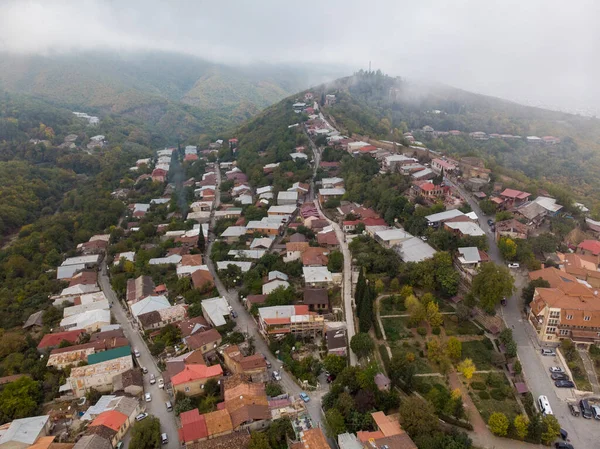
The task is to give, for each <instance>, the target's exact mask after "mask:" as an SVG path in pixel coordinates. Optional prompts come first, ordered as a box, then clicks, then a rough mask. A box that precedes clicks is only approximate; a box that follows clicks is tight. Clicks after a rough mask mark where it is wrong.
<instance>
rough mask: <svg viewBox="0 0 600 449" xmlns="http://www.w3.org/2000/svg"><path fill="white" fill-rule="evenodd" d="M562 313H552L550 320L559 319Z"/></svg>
mask: <svg viewBox="0 0 600 449" xmlns="http://www.w3.org/2000/svg"><path fill="white" fill-rule="evenodd" d="M559 317H560V312H550V318H559Z"/></svg>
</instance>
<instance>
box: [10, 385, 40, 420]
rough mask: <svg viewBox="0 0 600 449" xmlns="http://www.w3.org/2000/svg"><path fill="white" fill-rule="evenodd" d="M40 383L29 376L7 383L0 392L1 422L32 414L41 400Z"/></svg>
mask: <svg viewBox="0 0 600 449" xmlns="http://www.w3.org/2000/svg"><path fill="white" fill-rule="evenodd" d="M41 393H42V390H41V388H40V384H39V383H38V382H36V381H35V380H33V379H32V378H30V377H21V378H20V379H18V380H15V381H14V382H10V383H9V384H7V385H6V386H5V387H4V388H3V389H2V392H0V419H1V420H2V422H7V421H12V420H13V419H19V418H27V417H28V416H33V415H34V414H35V413H36V412H37V410H38V407H39V404H40V402H41V400H42V397H41Z"/></svg>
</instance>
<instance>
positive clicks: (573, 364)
mask: <svg viewBox="0 0 600 449" xmlns="http://www.w3.org/2000/svg"><path fill="white" fill-rule="evenodd" d="M563 355H564V352H563ZM592 360H593V359H592ZM567 365H569V369H570V370H571V374H573V382H575V385H577V389H578V390H583V391H592V384H591V383H590V380H589V379H588V376H587V371H586V370H585V365H584V364H583V360H581V356H580V355H579V353H578V352H577V351H574V354H573V357H572V358H571V360H568V361H567ZM594 365H595V364H594Z"/></svg>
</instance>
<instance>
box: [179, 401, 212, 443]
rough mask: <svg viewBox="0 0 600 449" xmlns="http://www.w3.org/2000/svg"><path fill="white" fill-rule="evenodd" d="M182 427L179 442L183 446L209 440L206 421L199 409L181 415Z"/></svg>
mask: <svg viewBox="0 0 600 449" xmlns="http://www.w3.org/2000/svg"><path fill="white" fill-rule="evenodd" d="M179 419H180V421H181V427H180V428H179V442H180V443H181V444H182V445H191V444H193V443H198V442H200V441H204V440H206V439H208V429H207V428H206V419H205V417H204V415H201V414H200V412H199V411H198V409H197V408H195V409H193V410H189V411H187V412H182V413H181V414H180V415H179Z"/></svg>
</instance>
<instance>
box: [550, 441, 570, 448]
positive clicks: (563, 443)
mask: <svg viewBox="0 0 600 449" xmlns="http://www.w3.org/2000/svg"><path fill="white" fill-rule="evenodd" d="M554 447H555V448H556V449H575V448H574V447H573V445H572V444H569V443H566V442H564V441H559V442H558V443H554Z"/></svg>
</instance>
